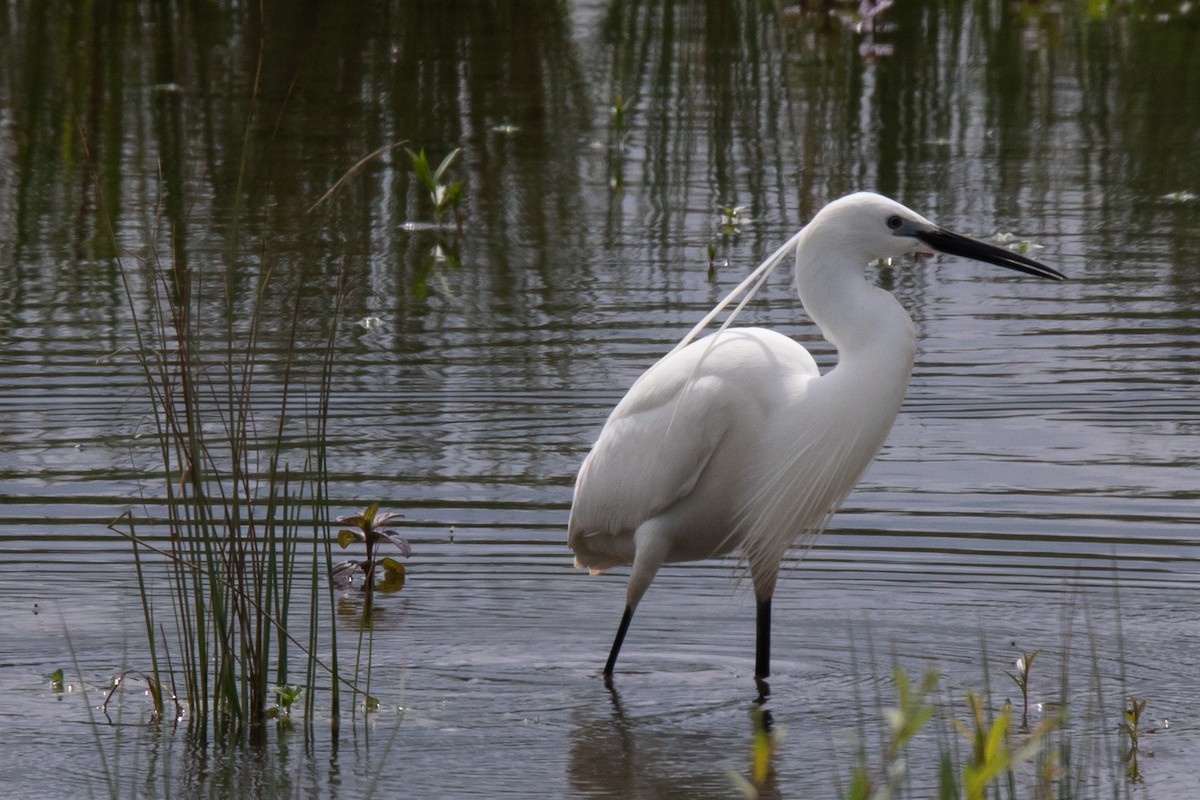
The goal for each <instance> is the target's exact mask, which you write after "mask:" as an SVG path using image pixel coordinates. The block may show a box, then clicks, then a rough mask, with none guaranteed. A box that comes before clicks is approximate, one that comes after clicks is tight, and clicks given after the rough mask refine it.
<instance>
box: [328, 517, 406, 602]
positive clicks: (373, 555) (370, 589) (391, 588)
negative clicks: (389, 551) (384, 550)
mask: <svg viewBox="0 0 1200 800" xmlns="http://www.w3.org/2000/svg"><path fill="white" fill-rule="evenodd" d="M403 516H404V515H403V514H398V513H396V512H390V511H389V512H384V513H382V514H380V513H379V503H372V504H371V505H369V506H367V507H366V509H364V510H363V512H362V513H361V514H352V515H350V516H346V517H338V518H337V521H338V522H340V523H342V524H343V525H348V526H350V527H348V528H342V529H341V530H339V531H338V533H337V543H338V546H339V547H341V548H342V549H343V550H345V549H346V548H347V547H349V546H350V545H351V544H353V543H354V542H362V544H363V547H364V549H365V550H366V558H365V559H363V560H362V561H343V562H341V563H340V564H337V565H335V566H334V568H333V570H332V571H331V572H330V579H331V580H332V581H333V584H334V586H337V587H338V588H339V589H347V588H349V587H350V586H352V585H353V584H354V579H355V578H356V577H359V576H361V577H362V587H361V588H362V591H363V597H364V598H366V599H365V602H364V608H363V617H364V619H369V618H370V616H371V610H372V608H373V607H374V598H375V592H376V591H380V592H384V593H385V594H390V593H392V592H398V591H400V589H401V588H402V587H403V586H404V574H405V570H404V565H403V564H401V563H400V562H399V561H397V560H396V559H394V558H391V557H390V556H383V557H382V558H379V557H377V555H378V554H377V552H376V548H377V547H378V546H379V545H380V544H383V543H385V542H386V543H388V544H391V545H393V546H395V547H396V548H397V549H398V550H399V551H400V553H401V555H404V556H409V555H412V547H411V546H410V545H409V543H408V540H407V539H405V538H404V537H402V536H401V535H400V534H399V532H397V531H395V530H391V529H389V528H384V527H382V526H383V525H386V524H388V523H389V522H391V521H392V520H394V519H399V518H401V517H403ZM377 566H378V567H381V568H382V569H383V577H382V578H381V579H380V580H379V583H378V586H377V585H376V581H375V568H376V567H377Z"/></svg>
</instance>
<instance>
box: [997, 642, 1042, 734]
mask: <svg viewBox="0 0 1200 800" xmlns="http://www.w3.org/2000/svg"><path fill="white" fill-rule="evenodd" d="M1037 654H1038V651H1037V650H1034V651H1033V652H1032V653H1027V652H1026V651H1025V650H1021V657H1020V658H1018V659H1017V663H1016V667H1017V671H1016V672H1005V673H1004V674H1005V675H1007V676H1008V677H1010V678H1012V681H1013V683H1015V684H1016V685H1017V688H1018V689H1020V690H1021V730H1023V731H1028V730H1029V671H1030V670H1031V669H1033V660H1034V659H1035V658H1037Z"/></svg>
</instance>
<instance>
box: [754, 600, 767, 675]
mask: <svg viewBox="0 0 1200 800" xmlns="http://www.w3.org/2000/svg"><path fill="white" fill-rule="evenodd" d="M757 621H758V633H757V641H756V642H755V647H754V679H755V681H763V680H764V679H765V678H766V677H767V676H769V675H770V674H771V598H769V597H768V598H767V599H766V600H759V601H758V620H757Z"/></svg>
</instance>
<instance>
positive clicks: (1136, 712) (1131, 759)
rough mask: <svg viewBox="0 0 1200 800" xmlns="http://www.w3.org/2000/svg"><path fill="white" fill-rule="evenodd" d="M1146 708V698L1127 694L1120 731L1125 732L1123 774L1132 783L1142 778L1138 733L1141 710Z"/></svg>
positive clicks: (1138, 781) (1140, 722)
mask: <svg viewBox="0 0 1200 800" xmlns="http://www.w3.org/2000/svg"><path fill="white" fill-rule="evenodd" d="M1145 710H1146V699H1145V698H1138V697H1136V696H1134V695H1132V694H1131V695H1129V705H1128V706H1126V707H1125V712H1124V713H1125V721H1124V722H1122V723H1121V732H1122V733H1124V734H1125V740H1126V747H1125V752H1124V753H1123V754H1122V760H1124V762H1125V774H1126V775H1128V776H1129V780H1131V781H1132V782H1134V783H1140V782H1141V780H1142V769H1141V767H1140V766H1139V765H1138V754H1139V753H1140V752H1141V743H1140V741H1139V739H1138V734H1139V732H1140V731H1141V724H1142V712H1143V711H1145Z"/></svg>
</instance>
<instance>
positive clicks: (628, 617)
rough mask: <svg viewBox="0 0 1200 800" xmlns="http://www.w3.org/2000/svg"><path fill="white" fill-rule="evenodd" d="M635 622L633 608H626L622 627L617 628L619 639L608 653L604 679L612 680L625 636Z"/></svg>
mask: <svg viewBox="0 0 1200 800" xmlns="http://www.w3.org/2000/svg"><path fill="white" fill-rule="evenodd" d="M632 620H633V606H629V605H627V606H625V613H624V614H623V615H621V625H620V627H618V628H617V638H616V639H613V646H612V650H609V651H608V661H607V662H605V664H604V677H605V678H611V677H612V673H613V667H615V666H616V665H617V654H618V653H620V652H621V643H622V642H624V641H625V634H626V632H628V631H629V623H630V621H632Z"/></svg>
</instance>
